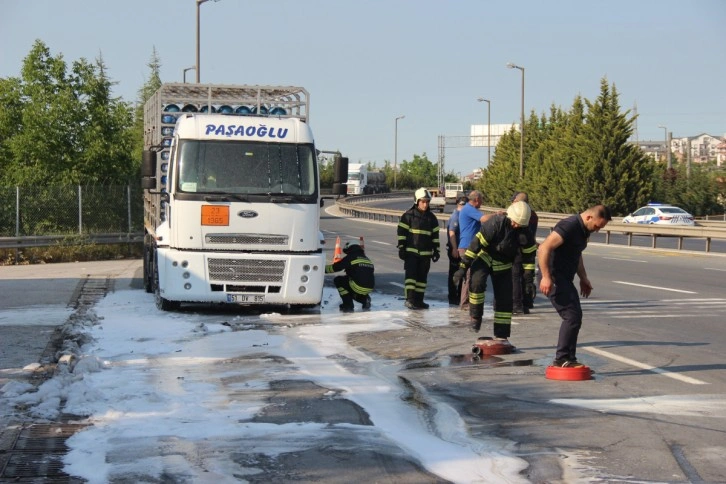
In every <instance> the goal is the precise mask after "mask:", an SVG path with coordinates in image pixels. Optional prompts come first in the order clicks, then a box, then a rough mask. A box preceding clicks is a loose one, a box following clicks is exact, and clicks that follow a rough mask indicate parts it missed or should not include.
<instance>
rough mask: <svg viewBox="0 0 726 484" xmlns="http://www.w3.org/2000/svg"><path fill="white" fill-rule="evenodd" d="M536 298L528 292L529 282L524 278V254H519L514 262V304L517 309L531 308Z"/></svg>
mask: <svg viewBox="0 0 726 484" xmlns="http://www.w3.org/2000/svg"><path fill="white" fill-rule="evenodd" d="M533 305H534V298H533V297H532V295H531V294H529V293H528V292H527V282H526V281H525V280H524V267H522V254H521V253H520V254H517V255H516V257H515V258H514V262H512V306H513V308H514V309H516V310H522V309H524V308H531V307H532V306H533Z"/></svg>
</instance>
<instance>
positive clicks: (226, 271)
mask: <svg viewBox="0 0 726 484" xmlns="http://www.w3.org/2000/svg"><path fill="white" fill-rule="evenodd" d="M207 264H208V269H209V279H210V280H211V281H235V282H282V279H283V277H284V275H285V261H283V260H240V259H211V258H210V259H209V261H208V263H207Z"/></svg>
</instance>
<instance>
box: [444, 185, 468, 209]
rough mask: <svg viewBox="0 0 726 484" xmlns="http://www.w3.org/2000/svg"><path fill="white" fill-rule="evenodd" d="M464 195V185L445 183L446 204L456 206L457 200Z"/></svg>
mask: <svg viewBox="0 0 726 484" xmlns="http://www.w3.org/2000/svg"><path fill="white" fill-rule="evenodd" d="M463 195H464V185H463V184H462V183H445V184H444V198H445V199H446V203H451V204H454V203H456V200H457V199H458V198H459V197H461V196H463Z"/></svg>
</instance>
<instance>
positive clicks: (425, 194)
mask: <svg viewBox="0 0 726 484" xmlns="http://www.w3.org/2000/svg"><path fill="white" fill-rule="evenodd" d="M413 198H414V199H415V200H416V203H418V201H419V200H421V199H426V200H431V194H430V193H429V191H428V190H426V189H425V188H419V189H418V190H416V194H415V195H414V196H413Z"/></svg>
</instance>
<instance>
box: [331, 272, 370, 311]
mask: <svg viewBox="0 0 726 484" xmlns="http://www.w3.org/2000/svg"><path fill="white" fill-rule="evenodd" d="M333 284H335V287H336V289H338V294H340V299H342V300H343V304H345V305H346V306H352V305H353V301H358V302H359V303H361V304H362V303H364V302H365V301H366V296H367V294H358V293H356V292H355V291H354V290H353V289H351V287H350V278H349V277H348V276H336V277H335V278H334V279H333Z"/></svg>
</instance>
